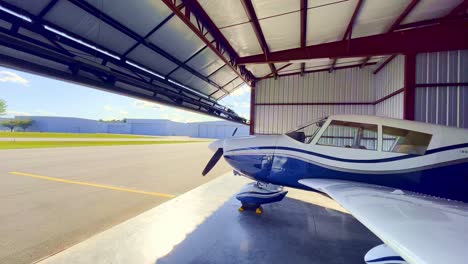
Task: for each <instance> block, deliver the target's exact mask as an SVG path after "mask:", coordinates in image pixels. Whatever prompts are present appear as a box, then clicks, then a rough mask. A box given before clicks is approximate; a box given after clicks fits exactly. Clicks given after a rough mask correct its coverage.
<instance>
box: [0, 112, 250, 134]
mask: <svg viewBox="0 0 468 264" xmlns="http://www.w3.org/2000/svg"><path fill="white" fill-rule="evenodd" d="M15 118H16V119H32V120H33V124H32V126H31V127H30V128H29V129H28V131H37V132H62V133H111V134H136V135H156V136H189V137H200V138H227V137H231V136H232V133H233V132H234V130H235V129H236V128H237V132H236V136H246V135H248V134H249V127H248V126H246V125H241V124H238V123H233V122H229V121H214V122H194V123H179V122H173V121H170V120H165V119H127V121H126V122H100V121H97V120H90V119H83V118H73V117H51V116H17V117H15ZM1 120H2V119H1V118H0V121H1ZM0 130H9V129H7V128H4V127H1V126H0ZM17 130H20V131H21V129H17Z"/></svg>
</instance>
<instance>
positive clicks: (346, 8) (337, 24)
mask: <svg viewBox="0 0 468 264" xmlns="http://www.w3.org/2000/svg"><path fill="white" fill-rule="evenodd" d="M355 6H356V0H352V1H346V2H340V3H336V4H332V5H325V6H319V7H316V8H310V9H309V10H308V11H307V44H306V45H307V46H309V45H316V44H321V43H326V42H332V41H338V40H340V39H341V38H342V37H343V34H344V32H345V31H346V27H347V25H348V23H349V21H350V19H351V17H352V15H353V11H354V7H355Z"/></svg>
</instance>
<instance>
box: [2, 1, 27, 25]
mask: <svg viewBox="0 0 468 264" xmlns="http://www.w3.org/2000/svg"><path fill="white" fill-rule="evenodd" d="M0 10H2V11H3V12H6V13H8V14H10V15H13V16H15V17H17V18H21V19H23V20H24V21H28V22H29V23H31V22H32V19H31V18H29V17H28V16H25V15H22V14H20V13H16V12H15V11H13V10H10V9H8V8H6V7H4V6H1V5H0Z"/></svg>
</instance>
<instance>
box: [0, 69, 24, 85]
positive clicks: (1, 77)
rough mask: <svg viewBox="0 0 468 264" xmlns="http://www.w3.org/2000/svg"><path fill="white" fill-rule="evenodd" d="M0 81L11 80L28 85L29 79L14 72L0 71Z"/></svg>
mask: <svg viewBox="0 0 468 264" xmlns="http://www.w3.org/2000/svg"><path fill="white" fill-rule="evenodd" d="M0 82H13V83H19V84H21V85H28V84H29V81H28V80H26V79H25V78H23V77H21V76H19V75H18V74H16V73H14V72H9V71H0Z"/></svg>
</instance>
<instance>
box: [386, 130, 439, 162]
mask: <svg viewBox="0 0 468 264" xmlns="http://www.w3.org/2000/svg"><path fill="white" fill-rule="evenodd" d="M382 132H383V134H382V150H383V151H386V152H396V153H406V154H417V155H424V153H426V150H427V147H428V146H429V143H430V142H431V138H432V135H431V134H426V133H422V132H416V131H411V130H406V129H401V128H395V127H387V126H383V127H382Z"/></svg>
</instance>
